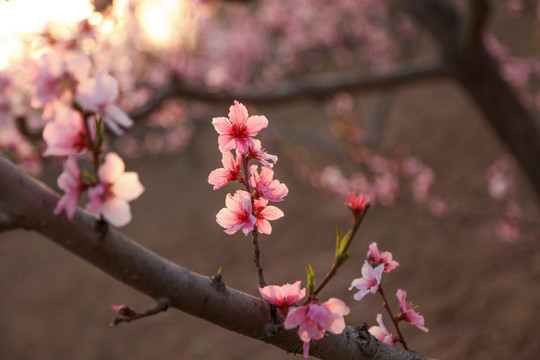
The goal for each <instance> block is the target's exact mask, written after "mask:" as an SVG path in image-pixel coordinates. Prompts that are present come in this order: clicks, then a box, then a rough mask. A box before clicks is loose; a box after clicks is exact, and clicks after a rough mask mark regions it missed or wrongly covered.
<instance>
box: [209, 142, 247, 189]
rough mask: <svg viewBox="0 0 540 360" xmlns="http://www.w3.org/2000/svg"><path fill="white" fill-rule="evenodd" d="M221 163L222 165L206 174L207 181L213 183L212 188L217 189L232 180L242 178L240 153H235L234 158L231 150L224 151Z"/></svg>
mask: <svg viewBox="0 0 540 360" xmlns="http://www.w3.org/2000/svg"><path fill="white" fill-rule="evenodd" d="M221 163H222V164H223V167H222V168H220V169H216V170H214V171H212V172H211V173H210V175H209V176H208V183H209V184H211V185H214V190H217V189H219V188H221V187H223V186H225V185H227V184H228V183H230V182H232V181H238V180H240V179H242V174H241V166H242V156H241V155H240V154H237V155H236V159H235V158H234V155H233V154H232V152H230V151H225V152H224V153H223V158H222V159H221Z"/></svg>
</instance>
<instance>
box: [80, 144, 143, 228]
mask: <svg viewBox="0 0 540 360" xmlns="http://www.w3.org/2000/svg"><path fill="white" fill-rule="evenodd" d="M124 170H125V165H124V161H123V160H122V158H120V156H118V154H116V153H109V154H107V156H106V157H105V162H104V163H103V164H101V166H100V167H99V170H98V178H99V184H98V185H96V186H93V187H91V188H90V189H88V199H89V201H90V202H89V203H88V205H87V206H86V209H87V210H89V211H92V212H94V213H97V214H101V215H103V217H104V218H105V219H106V220H107V221H108V222H109V223H111V224H112V225H114V226H117V227H121V226H124V225H126V224H127V223H129V222H130V221H131V209H130V208H129V204H128V202H130V201H133V200H135V199H137V198H138V197H139V196H140V195H141V194H142V193H143V192H144V187H143V186H142V184H141V182H140V181H139V175H138V174H137V173H136V172H132V171H129V172H124Z"/></svg>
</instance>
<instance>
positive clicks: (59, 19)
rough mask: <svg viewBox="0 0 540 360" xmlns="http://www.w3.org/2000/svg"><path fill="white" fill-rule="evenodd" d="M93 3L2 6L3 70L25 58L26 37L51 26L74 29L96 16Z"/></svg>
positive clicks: (29, 1) (69, 0)
mask: <svg viewBox="0 0 540 360" xmlns="http://www.w3.org/2000/svg"><path fill="white" fill-rule="evenodd" d="M92 10H93V8H92V5H91V3H90V0H47V1H43V0H11V1H9V2H4V1H1V2H0V69H2V68H5V67H7V66H8V65H9V63H10V61H11V60H15V59H17V58H19V57H20V56H22V50H23V47H24V44H23V39H24V36H25V35H29V34H32V33H38V32H40V31H42V30H43V29H44V28H45V26H46V25H48V24H56V25H70V24H74V23H76V22H78V21H80V20H82V19H84V18H87V17H88V16H90V14H91V13H92Z"/></svg>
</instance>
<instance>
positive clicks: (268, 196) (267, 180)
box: [249, 165, 289, 202]
mask: <svg viewBox="0 0 540 360" xmlns="http://www.w3.org/2000/svg"><path fill="white" fill-rule="evenodd" d="M249 172H250V174H251V177H250V178H249V184H250V185H251V186H253V187H254V188H255V189H256V190H257V193H258V194H259V195H260V196H261V197H262V198H263V199H265V200H269V201H273V202H280V201H283V200H284V199H283V198H284V197H285V196H287V194H288V193H289V189H288V188H287V185H285V184H282V183H280V182H279V180H277V179H276V180H274V171H273V170H272V169H270V168H267V167H263V168H262V169H261V172H260V174H259V172H258V166H257V165H251V166H250V168H249Z"/></svg>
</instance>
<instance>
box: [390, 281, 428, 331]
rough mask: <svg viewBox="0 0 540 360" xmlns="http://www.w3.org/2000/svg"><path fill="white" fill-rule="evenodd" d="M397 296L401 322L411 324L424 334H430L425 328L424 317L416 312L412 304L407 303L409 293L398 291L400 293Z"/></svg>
mask: <svg viewBox="0 0 540 360" xmlns="http://www.w3.org/2000/svg"><path fill="white" fill-rule="evenodd" d="M396 296H397V298H398V300H399V307H400V308H401V313H400V315H399V318H400V319H401V320H405V321H408V322H410V323H411V324H413V325H414V326H416V327H417V328H418V329H420V330H422V331H424V332H428V331H429V330H428V329H427V328H426V327H425V326H424V317H423V316H422V315H420V314H418V313H417V312H416V311H415V310H414V309H415V308H416V306H414V305H413V304H412V303H410V302H409V303H406V302H405V299H406V297H407V292H406V291H405V290H401V289H398V291H397V292H396Z"/></svg>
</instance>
